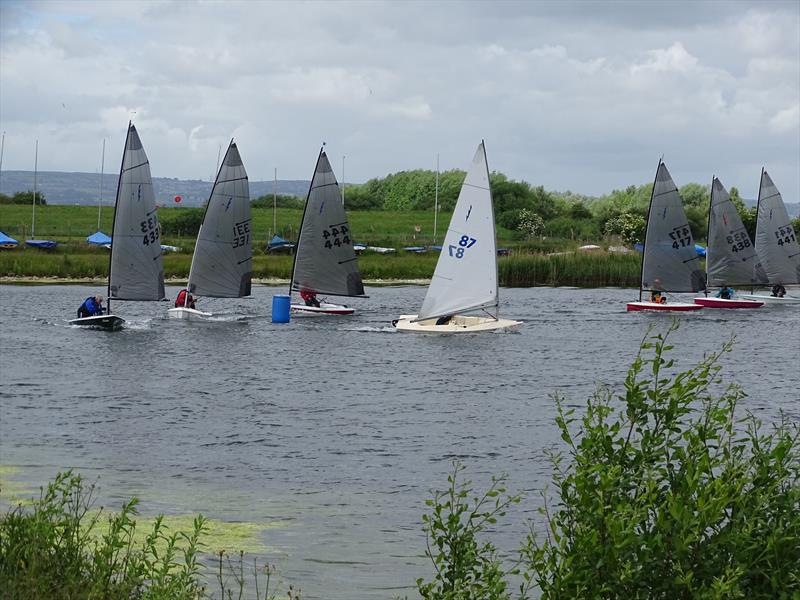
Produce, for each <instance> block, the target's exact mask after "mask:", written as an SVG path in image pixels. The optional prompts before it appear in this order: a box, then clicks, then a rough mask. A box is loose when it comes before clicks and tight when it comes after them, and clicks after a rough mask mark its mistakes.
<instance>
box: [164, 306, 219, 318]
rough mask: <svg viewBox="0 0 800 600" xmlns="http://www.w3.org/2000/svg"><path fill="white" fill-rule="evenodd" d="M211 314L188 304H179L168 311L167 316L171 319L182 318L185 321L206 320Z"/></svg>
mask: <svg viewBox="0 0 800 600" xmlns="http://www.w3.org/2000/svg"><path fill="white" fill-rule="evenodd" d="M210 316H211V313H209V312H203V311H202V310H197V309H194V308H189V307H186V306H179V307H177V308H170V309H169V310H168V311H167V317H169V318H170V319H182V320H184V321H205V320H207V319H208V318H209V317H210Z"/></svg>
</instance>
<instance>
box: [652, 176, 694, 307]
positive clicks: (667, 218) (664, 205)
mask: <svg viewBox="0 0 800 600" xmlns="http://www.w3.org/2000/svg"><path fill="white" fill-rule="evenodd" d="M699 262H700V261H699V259H698V256H697V251H696V250H695V247H694V239H693V238H692V229H691V227H689V221H688V220H687V218H686V213H684V211H683V204H682V203H681V197H680V195H679V194H678V188H677V187H676V186H675V182H673V181H672V177H671V176H670V174H669V171H667V166H666V165H665V164H664V163H663V161H659V162H658V170H657V171H656V179H655V183H654V184H653V195H652V196H651V198H650V211H649V213H648V215H647V233H646V235H645V241H644V254H643V256H642V289H643V290H659V291H664V292H698V291H700V290H702V289H705V279H706V278H705V273H703V271H702V269H701V268H700V264H699Z"/></svg>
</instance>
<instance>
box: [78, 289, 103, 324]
mask: <svg viewBox="0 0 800 600" xmlns="http://www.w3.org/2000/svg"><path fill="white" fill-rule="evenodd" d="M102 314H103V297H102V296H100V295H97V296H89V297H88V298H87V299H86V300H84V301H83V304H81V307H80V308H79V309H78V318H79V319H82V318H83V317H93V316H95V315H102Z"/></svg>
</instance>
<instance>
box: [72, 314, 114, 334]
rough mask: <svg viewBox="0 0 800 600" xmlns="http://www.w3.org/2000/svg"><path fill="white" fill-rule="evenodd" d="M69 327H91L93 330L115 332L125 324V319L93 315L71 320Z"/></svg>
mask: <svg viewBox="0 0 800 600" xmlns="http://www.w3.org/2000/svg"><path fill="white" fill-rule="evenodd" d="M69 324H70V325H78V326H79V327H91V328H93V329H108V330H110V331H116V330H118V329H122V326H123V325H124V324H125V319H123V318H122V317H118V316H117V315H94V316H93V317H81V318H79V319H72V320H71V321H70V322H69Z"/></svg>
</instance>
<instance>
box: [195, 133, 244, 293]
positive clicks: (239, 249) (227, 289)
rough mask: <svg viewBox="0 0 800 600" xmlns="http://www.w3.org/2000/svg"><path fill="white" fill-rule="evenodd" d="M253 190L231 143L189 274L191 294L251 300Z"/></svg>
mask: <svg viewBox="0 0 800 600" xmlns="http://www.w3.org/2000/svg"><path fill="white" fill-rule="evenodd" d="M251 238H252V235H251V210H250V187H249V183H248V179H247V172H246V171H245V168H244V164H243V163H242V159H241V156H240V154H239V149H238V147H237V146H236V143H235V142H234V141H233V140H231V143H230V144H229V145H228V150H227V151H226V152H225V158H224V159H223V161H222V164H221V165H220V168H219V172H218V173H217V178H216V180H215V182H214V187H213V188H212V190H211V195H210V197H209V199H208V204H207V206H206V212H205V215H204V216H203V223H202V225H201V226H200V232H199V233H198V234H197V245H196V246H195V249H194V256H193V257H192V266H191V269H190V271H189V285H188V288H189V291H190V292H191V293H193V294H196V295H198V296H207V297H212V298H240V297H242V296H249V295H250V291H251V285H252V283H251V282H252V257H253V246H252V239H251Z"/></svg>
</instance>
